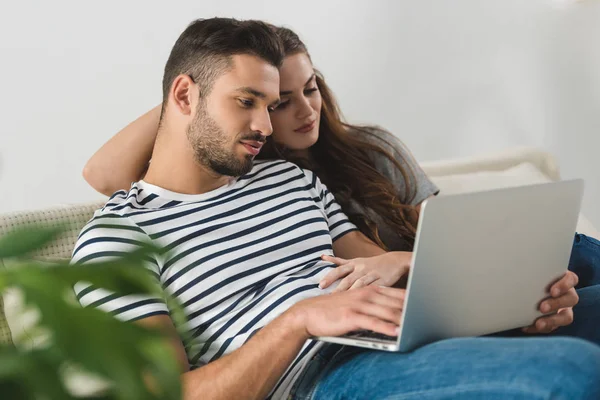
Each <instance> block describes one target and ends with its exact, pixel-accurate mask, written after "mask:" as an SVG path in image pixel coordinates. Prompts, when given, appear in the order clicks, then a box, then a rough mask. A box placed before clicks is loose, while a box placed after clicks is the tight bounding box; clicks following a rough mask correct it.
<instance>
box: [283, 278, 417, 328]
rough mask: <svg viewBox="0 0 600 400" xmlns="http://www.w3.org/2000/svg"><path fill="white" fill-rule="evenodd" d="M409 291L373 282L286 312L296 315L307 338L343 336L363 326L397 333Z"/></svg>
mask: <svg viewBox="0 0 600 400" xmlns="http://www.w3.org/2000/svg"><path fill="white" fill-rule="evenodd" d="M405 293H406V291H405V290H404V289H394V288H388V287H382V286H374V285H372V286H367V287H364V288H360V289H357V290H351V291H347V292H342V293H332V294H327V295H322V296H317V297H313V298H310V299H306V300H303V301H301V302H298V303H296V304H295V305H293V306H292V307H291V308H290V309H289V310H288V311H287V312H286V313H290V314H293V315H294V317H295V318H294V321H295V323H296V324H297V326H298V327H299V329H303V333H304V334H305V336H306V339H308V338H310V337H315V336H339V335H343V334H346V333H348V332H352V331H355V330H360V329H367V330H372V331H375V332H379V333H383V334H384V335H388V336H396V335H398V331H397V329H398V324H399V323H400V316H401V315H402V308H403V306H404V296H405Z"/></svg>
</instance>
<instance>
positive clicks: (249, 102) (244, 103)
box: [238, 99, 254, 108]
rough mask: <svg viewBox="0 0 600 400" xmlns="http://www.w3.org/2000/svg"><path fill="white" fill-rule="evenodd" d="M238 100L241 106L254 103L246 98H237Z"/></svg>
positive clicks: (250, 105)
mask: <svg viewBox="0 0 600 400" xmlns="http://www.w3.org/2000/svg"><path fill="white" fill-rule="evenodd" d="M238 101H239V102H240V104H241V105H242V107H244V108H250V107H252V106H253V105H254V102H253V101H252V100H248V99H238Z"/></svg>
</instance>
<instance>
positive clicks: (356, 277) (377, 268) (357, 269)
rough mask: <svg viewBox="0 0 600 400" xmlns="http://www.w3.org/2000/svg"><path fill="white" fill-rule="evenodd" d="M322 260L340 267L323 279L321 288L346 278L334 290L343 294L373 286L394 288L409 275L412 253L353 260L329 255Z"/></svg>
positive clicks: (391, 253)
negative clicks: (345, 291)
mask: <svg viewBox="0 0 600 400" xmlns="http://www.w3.org/2000/svg"><path fill="white" fill-rule="evenodd" d="M321 258H322V259H323V260H324V261H328V262H331V263H334V264H336V265H338V267H337V268H336V269H334V270H332V271H330V272H329V273H328V274H327V275H325V277H323V279H321V282H320V284H319V287H320V288H321V289H324V288H326V287H328V286H330V285H331V284H332V283H334V282H335V281H337V280H338V279H342V278H344V279H342V281H341V282H340V283H339V285H338V286H337V287H336V288H335V290H334V292H341V291H344V290H348V289H357V288H360V287H363V286H368V285H371V284H374V285H381V286H393V285H394V284H396V282H398V281H399V280H400V279H401V278H402V277H403V276H404V275H406V274H407V273H408V270H409V269H410V263H411V259H412V253H409V252H405V251H395V252H390V253H385V254H382V255H379V256H374V257H367V258H355V259H352V260H345V259H343V258H339V257H331V256H327V255H324V256H322V257H321Z"/></svg>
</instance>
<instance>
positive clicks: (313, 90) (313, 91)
mask: <svg viewBox="0 0 600 400" xmlns="http://www.w3.org/2000/svg"><path fill="white" fill-rule="evenodd" d="M318 90H319V88H310V89H305V90H304V94H305V95H307V96H310V95H311V94H313V93H315V92H317V91H318Z"/></svg>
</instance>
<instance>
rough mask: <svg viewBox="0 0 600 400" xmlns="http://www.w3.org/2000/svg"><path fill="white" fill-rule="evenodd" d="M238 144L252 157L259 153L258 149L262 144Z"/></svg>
mask: <svg viewBox="0 0 600 400" xmlns="http://www.w3.org/2000/svg"><path fill="white" fill-rule="evenodd" d="M240 143H241V144H242V145H243V146H244V147H245V148H246V150H247V151H248V153H250V154H252V155H253V156H256V155H258V153H260V149H261V148H262V146H263V144H264V143H263V142H259V141H256V140H242V141H240Z"/></svg>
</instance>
